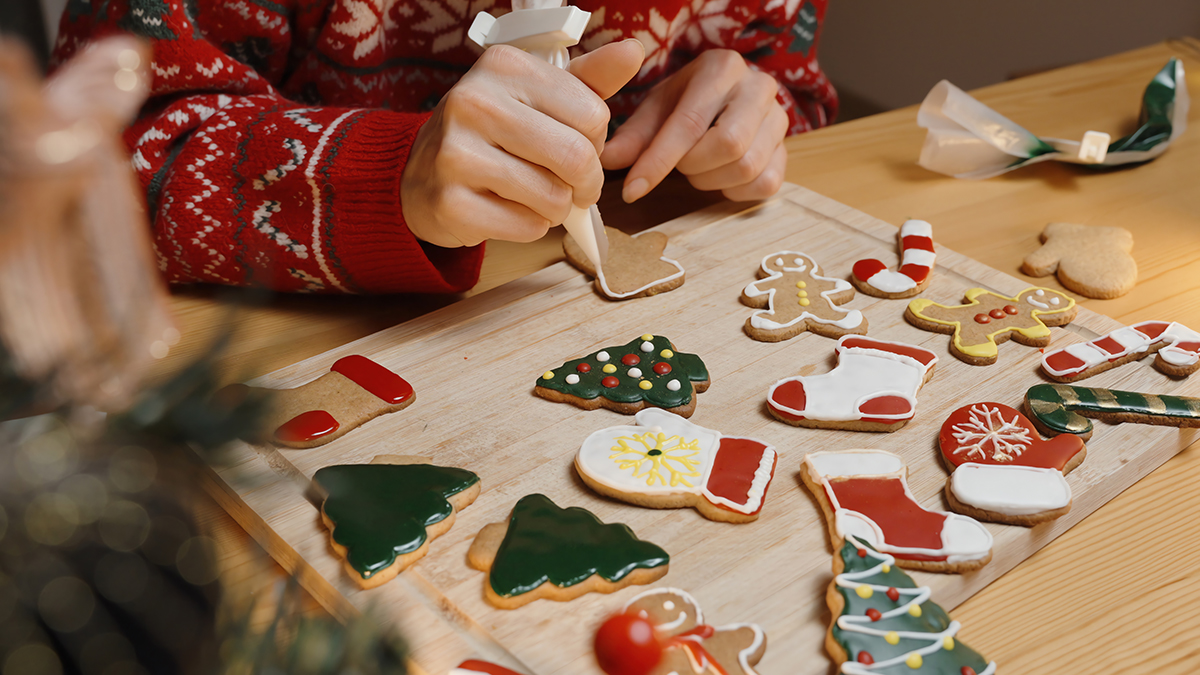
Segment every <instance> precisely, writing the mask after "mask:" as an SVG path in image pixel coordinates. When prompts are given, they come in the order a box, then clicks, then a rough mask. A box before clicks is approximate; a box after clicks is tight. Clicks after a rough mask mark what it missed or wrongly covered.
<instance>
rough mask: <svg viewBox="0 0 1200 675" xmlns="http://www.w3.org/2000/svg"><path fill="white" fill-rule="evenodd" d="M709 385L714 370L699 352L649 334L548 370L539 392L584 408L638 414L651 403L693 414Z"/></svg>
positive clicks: (535, 389) (545, 397) (540, 384)
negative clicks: (679, 348) (677, 347)
mask: <svg viewBox="0 0 1200 675" xmlns="http://www.w3.org/2000/svg"><path fill="white" fill-rule="evenodd" d="M708 385H709V378H708V369H707V368H705V367H704V362H703V361H701V360H700V357H699V356H696V355H695V354H686V353H684V352H676V351H675V346H674V345H672V344H671V341H670V340H668V339H667V338H665V337H662V336H661V335H650V334H649V333H647V334H645V335H643V336H641V337H640V338H637V339H636V340H632V341H630V342H628V343H626V344H624V345H619V346H615V347H607V348H605V349H601V350H600V351H598V352H592V353H591V354H588V355H587V356H585V357H583V358H581V359H574V360H571V361H567V362H566V363H564V364H563V365H562V366H559V367H558V368H555V369H554V370H547V371H546V372H544V373H542V376H541V377H539V378H538V381H537V385H536V386H535V387H534V389H533V393H535V394H537V395H538V396H541V397H542V398H544V399H546V400H549V401H557V402H560V403H570V404H571V405H574V406H578V407H580V408H583V409H584V410H595V409H596V408H608V409H609V410H613V411H615V412H619V413H624V414H626V415H632V414H634V413H636V412H637V411H639V410H641V409H643V408H645V407H647V406H649V407H654V408H663V409H664V410H668V411H670V412H673V413H675V414H676V415H681V416H683V417H691V416H692V413H693V412H695V410H696V394H699V393H701V392H703V391H705V390H707V389H708Z"/></svg>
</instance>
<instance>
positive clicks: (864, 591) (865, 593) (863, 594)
mask: <svg viewBox="0 0 1200 675" xmlns="http://www.w3.org/2000/svg"><path fill="white" fill-rule="evenodd" d="M854 592H855V593H858V597H860V598H862V599H863V600H866V599H867V598H869V597H871V594H872V593H874V591H872V590H871V587H870V586H868V585H866V584H860V585H859V587H858V588H856V589H854Z"/></svg>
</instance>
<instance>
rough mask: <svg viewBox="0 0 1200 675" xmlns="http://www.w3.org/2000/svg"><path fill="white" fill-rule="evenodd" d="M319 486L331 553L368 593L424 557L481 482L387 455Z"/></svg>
mask: <svg viewBox="0 0 1200 675" xmlns="http://www.w3.org/2000/svg"><path fill="white" fill-rule="evenodd" d="M313 481H314V482H315V483H316V484H317V486H318V488H319V490H320V491H322V492H324V494H325V500H324V503H323V504H322V505H321V518H322V520H324V521H325V525H326V527H328V528H329V536H330V541H331V542H332V544H333V549H334V550H335V551H337V552H338V554H339V555H341V556H343V557H344V558H345V559H346V569H347V570H348V571H349V573H350V576H351V577H353V578H354V580H355V581H357V582H358V583H359V585H360V586H362V587H363V588H374V587H376V586H379V585H381V584H384V583H386V582H387V581H389V580H391V579H392V577H395V576H396V575H397V574H399V573H400V572H402V571H403V570H405V569H406V568H408V567H409V566H410V565H412V564H413V563H415V562H416V561H418V560H420V559H421V558H423V557H425V554H426V553H428V551H429V542H430V541H431V540H433V539H436V538H438V537H440V536H442V535H443V534H445V533H446V532H448V531H449V530H450V528H451V527H452V526H453V525H454V515H455V513H457V512H458V511H461V510H462V509H464V508H466V507H467V506H469V505H470V504H471V502H473V501H475V498H476V497H478V496H479V477H478V476H476V475H475V474H473V473H471V472H470V471H467V470H466V469H455V468H451V467H443V466H433V465H432V464H430V463H429V460H428V459H426V458H422V457H400V456H394V455H382V456H380V457H376V458H375V460H374V461H373V462H372V463H371V464H349V465H340V466H327V467H325V468H323V469H320V470H318V471H317V473H316V475H314V476H313Z"/></svg>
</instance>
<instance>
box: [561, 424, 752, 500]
mask: <svg viewBox="0 0 1200 675" xmlns="http://www.w3.org/2000/svg"><path fill="white" fill-rule="evenodd" d="M635 419H636V421H637V424H636V425H626V426H618V427H609V428H607V429H601V430H600V431H597V432H596V433H594V434H592V435H591V436H588V438H587V440H585V441H584V442H583V445H582V447H580V448H579V452H578V453H576V455H575V469H576V471H578V472H579V476H580V477H581V478H583V482H585V483H587V484H588V487H590V488H592V489H593V490H595V491H596V492H599V493H600V494H602V495H605V496H607V497H612V498H613V499H620V500H621V501H625V502H629V503H630V504H636V505H638V506H646V507H650V508H656V509H677V508H684V507H688V506H691V507H695V508H696V510H697V511H699V512H700V513H701V514H703V515H704V517H705V518H709V519H711V520H719V521H723V522H729V523H748V522H750V521H753V520H757V519H758V515H759V513H761V512H762V507H763V503H764V502H765V501H766V497H767V488H768V487H769V486H770V484H771V478H772V477H773V476H774V475H775V460H776V454H775V450H774V449H773V448H772V447H771V446H769V445H767V444H766V443H763V442H762V441H757V440H754V439H753V438H737V437H732V436H723V435H721V433H720V432H719V431H713V430H712V429H705V428H704V427H701V426H697V425H695V424H692V423H691V422H689V421H687V420H685V419H684V418H682V417H680V416H679V415H673V414H671V413H669V412H666V411H663V410H658V409H655V408H647V409H645V410H643V411H641V412H639V413H638V414H637V416H636V417H635Z"/></svg>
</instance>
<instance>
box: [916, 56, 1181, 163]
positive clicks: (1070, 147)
mask: <svg viewBox="0 0 1200 675" xmlns="http://www.w3.org/2000/svg"><path fill="white" fill-rule="evenodd" d="M1187 114H1188V92H1187V81H1186V80H1185V79H1184V77H1183V62H1182V61H1180V60H1179V59H1176V58H1173V59H1171V60H1170V61H1168V62H1167V65H1166V66H1165V67H1163V69H1162V70H1161V71H1159V73H1158V74H1157V75H1155V76H1154V79H1153V80H1151V81H1150V84H1149V85H1147V86H1146V91H1145V93H1144V94H1142V109H1141V114H1140V115H1139V116H1138V128H1137V130H1136V131H1134V132H1133V133H1132V134H1130V135H1128V136H1125V137H1124V138H1119V139H1117V140H1116V141H1111V140H1110V139H1111V137H1110V136H1109V135H1108V134H1106V133H1101V132H1099V131H1089V132H1087V133H1086V134H1084V136H1083V140H1082V141H1068V140H1063V139H1060V138H1038V137H1037V136H1034V135H1033V134H1031V133H1030V132H1028V131H1026V130H1025V129H1024V128H1022V127H1020V126H1019V125H1017V124H1016V123H1015V122H1013V121H1012V120H1010V119H1008V118H1007V117H1004V116H1003V115H1001V114H1000V113H998V112H996V111H995V110H992V109H991V108H989V107H987V106H986V105H984V104H982V103H980V102H979V101H977V100H976V99H974V98H972V97H971V95H970V94H967V93H966V92H965V91H963V90H961V89H959V88H958V87H956V86H954V85H953V84H950V83H949V82H947V81H946V80H942V81H941V82H938V83H937V84H936V85H934V87H933V89H932V90H931V91H930V92H929V94H928V95H927V96H926V97H925V101H924V102H923V103H921V109H920V110H919V111H918V112H917V124H918V125H920V126H922V127H924V128H926V129H928V130H929V133H928V134H926V136H925V145H924V147H922V148H921V159H920V160H918V162H917V163H918V164H920V165H921V166H923V167H925V168H926V169H929V170H930V171H936V172H938V173H944V174H946V175H949V176H954V177H955V178H991V177H992V176H998V175H1000V174H1002V173H1006V172H1008V171H1012V170H1013V169H1019V168H1021V167H1023V166H1027V165H1029V164H1036V163H1038V162H1044V161H1047V160H1055V161H1059V162H1071V163H1075V164H1085V165H1093V166H1117V165H1119V164H1130V163H1134V162H1147V161H1150V160H1152V159H1154V158H1155V157H1158V156H1159V155H1161V154H1162V153H1163V152H1164V151H1166V149H1167V147H1168V146H1170V145H1171V142H1172V141H1174V140H1175V139H1176V138H1179V136H1180V135H1182V134H1183V132H1184V130H1185V129H1186V128H1187Z"/></svg>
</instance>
